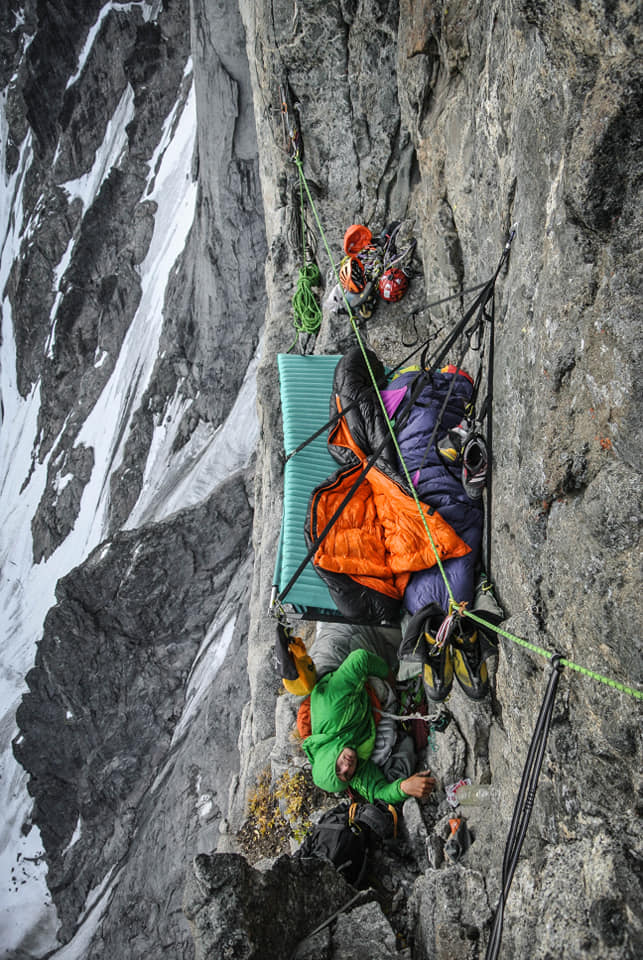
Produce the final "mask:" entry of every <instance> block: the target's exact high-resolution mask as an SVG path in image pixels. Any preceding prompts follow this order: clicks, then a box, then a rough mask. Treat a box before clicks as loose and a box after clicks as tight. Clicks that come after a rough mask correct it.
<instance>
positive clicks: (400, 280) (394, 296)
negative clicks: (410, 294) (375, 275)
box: [379, 267, 409, 303]
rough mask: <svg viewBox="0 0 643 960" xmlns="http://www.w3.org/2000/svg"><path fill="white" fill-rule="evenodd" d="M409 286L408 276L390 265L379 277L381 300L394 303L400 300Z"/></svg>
mask: <svg viewBox="0 0 643 960" xmlns="http://www.w3.org/2000/svg"><path fill="white" fill-rule="evenodd" d="M408 286H409V278H408V277H407V275H406V274H405V273H404V271H403V270H398V269H396V268H395V267H390V268H389V269H388V270H385V271H384V273H383V274H382V276H381V277H380V282H379V291H380V297H381V298H382V300H387V301H388V302H389V303H396V302H397V301H398V300H401V299H402V297H403V296H404V294H405V293H406V291H407V289H408Z"/></svg>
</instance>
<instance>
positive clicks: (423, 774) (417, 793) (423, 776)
mask: <svg viewBox="0 0 643 960" xmlns="http://www.w3.org/2000/svg"><path fill="white" fill-rule="evenodd" d="M400 786H401V788H402V791H403V793H406V794H407V795H408V796H409V797H417V798H418V800H426V798H427V797H430V796H431V794H432V793H433V791H434V789H435V777H432V776H431V771H430V770H421V771H420V772H419V773H414V774H413V776H412V777H407V779H406V780H402V783H401V784H400Z"/></svg>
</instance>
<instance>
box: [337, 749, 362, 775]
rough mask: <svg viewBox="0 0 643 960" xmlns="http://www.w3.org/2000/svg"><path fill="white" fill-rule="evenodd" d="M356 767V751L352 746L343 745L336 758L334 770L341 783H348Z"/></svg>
mask: <svg viewBox="0 0 643 960" xmlns="http://www.w3.org/2000/svg"><path fill="white" fill-rule="evenodd" d="M356 769H357V753H356V752H355V751H354V750H353V748H352V747H344V749H343V750H342V752H341V753H340V755H339V756H338V758H337V763H336V764H335V772H336V773H337V776H338V777H339V779H340V780H341V781H342V782H343V783H348V781H349V780H350V779H351V777H352V776H353V774H354V773H355V770H356Z"/></svg>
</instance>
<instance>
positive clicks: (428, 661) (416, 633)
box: [398, 603, 453, 701]
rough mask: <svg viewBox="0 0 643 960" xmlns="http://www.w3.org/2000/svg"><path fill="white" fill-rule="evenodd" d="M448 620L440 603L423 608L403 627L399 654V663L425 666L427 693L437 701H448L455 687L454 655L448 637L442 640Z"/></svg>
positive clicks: (425, 687)
mask: <svg viewBox="0 0 643 960" xmlns="http://www.w3.org/2000/svg"><path fill="white" fill-rule="evenodd" d="M445 617H446V614H445V613H444V610H442V608H441V607H440V606H439V605H438V604H437V603H430V604H428V605H427V606H426V607H423V608H422V610H420V611H419V612H418V613H416V614H414V616H413V617H411V619H410V620H409V621H408V623H407V624H406V626H405V627H404V629H403V637H402V643H401V644H400V648H399V650H398V657H399V659H400V660H419V661H421V663H423V664H424V667H423V679H424V690H425V693H426V695H427V697H428V698H429V700H434V701H440V700H445V699H446V698H447V697H448V695H449V693H450V692H451V687H452V686H453V654H452V651H451V647H450V646H449V643H448V637H447V638H446V639H444V637H443V633H444V629H443V628H444V624H445ZM439 634H440V639H439V640H438V635H439Z"/></svg>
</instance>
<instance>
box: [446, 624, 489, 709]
mask: <svg viewBox="0 0 643 960" xmlns="http://www.w3.org/2000/svg"><path fill="white" fill-rule="evenodd" d="M452 643H453V670H454V673H455V676H456V680H457V681H458V683H459V684H460V686H461V687H462V689H463V690H464V692H465V693H466V695H467V696H468V697H471V699H472V700H482V699H483V698H484V697H486V695H487V693H488V692H489V673H488V671H487V663H486V658H485V657H484V656H483V650H482V644H481V640H480V636H479V634H478V628H477V626H476V624H475V623H468V622H466V621H465V622H461V623H460V626H459V629H458V630H456V631H455V632H454V634H453V637H452Z"/></svg>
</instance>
